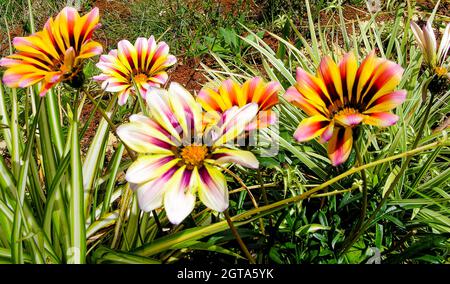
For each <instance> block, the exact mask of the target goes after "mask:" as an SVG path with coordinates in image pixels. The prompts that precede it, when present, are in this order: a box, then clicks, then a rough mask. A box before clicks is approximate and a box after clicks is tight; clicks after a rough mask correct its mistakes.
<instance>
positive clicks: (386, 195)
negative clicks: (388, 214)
mask: <svg viewBox="0 0 450 284" xmlns="http://www.w3.org/2000/svg"><path fill="white" fill-rule="evenodd" d="M434 96H435V94H434V93H431V96H430V99H429V101H428V105H427V108H426V109H425V115H424V117H423V118H422V123H421V124H420V127H419V131H418V132H417V136H416V138H415V139H414V142H413V145H412V149H415V148H416V147H417V145H418V144H419V141H420V139H421V138H422V135H423V131H424V129H425V125H426V124H427V122H428V117H429V115H430V111H431V107H432V105H433V101H434ZM416 149H419V148H416ZM411 159H412V155H411V156H407V157H406V159H405V162H404V163H403V164H402V166H401V168H400V171H399V172H398V174H397V175H396V176H395V178H394V180H393V181H392V183H391V185H390V186H389V188H388V190H387V191H386V193H385V194H384V196H383V198H382V199H381V201H380V203H379V204H378V206H377V208H376V209H375V211H374V212H373V213H372V215H370V217H369V219H367V221H366V222H365V223H364V225H363V226H362V227H361V229H360V230H359V231H358V232H357V233H356V234H355V235H354V237H353V238H352V239H351V240H350V241H349V242H348V244H346V245H345V246H343V249H342V250H341V253H345V252H346V251H347V250H348V249H349V248H350V247H351V246H352V245H353V244H354V243H355V242H356V240H358V238H359V237H360V236H361V234H363V233H364V231H365V230H367V228H368V227H369V226H370V224H371V223H372V221H373V220H375V218H376V216H377V214H378V212H379V211H380V210H381V208H382V207H383V205H384V204H385V203H386V201H387V199H388V198H389V196H390V195H391V193H392V191H394V189H395V186H396V185H397V183H398V181H399V180H400V178H401V177H402V176H403V173H404V172H405V170H406V168H407V167H408V165H409V162H410V161H411Z"/></svg>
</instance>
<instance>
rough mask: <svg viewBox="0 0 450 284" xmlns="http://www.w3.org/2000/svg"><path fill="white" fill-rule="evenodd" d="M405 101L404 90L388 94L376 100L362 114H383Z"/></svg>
mask: <svg viewBox="0 0 450 284" xmlns="http://www.w3.org/2000/svg"><path fill="white" fill-rule="evenodd" d="M405 99H406V90H399V91H395V92H392V93H388V94H386V95H384V96H382V97H379V98H378V99H376V100H375V101H374V102H373V103H372V104H371V105H370V106H369V107H370V108H369V109H368V110H366V111H365V112H364V113H365V114H367V113H374V112H385V111H389V110H391V109H394V108H396V107H397V106H399V105H401V104H402V103H403V102H404V101H405Z"/></svg>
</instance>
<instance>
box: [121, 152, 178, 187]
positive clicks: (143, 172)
mask: <svg viewBox="0 0 450 284" xmlns="http://www.w3.org/2000/svg"><path fill="white" fill-rule="evenodd" d="M179 160H180V159H177V158H175V156H174V155H143V156H139V157H138V158H137V160H136V161H134V162H133V163H132V164H131V166H130V167H129V168H128V170H127V173H126V175H125V179H126V180H127V181H128V182H131V183H143V182H146V181H149V180H152V179H155V178H157V177H159V176H161V175H162V174H163V173H165V172H166V171H167V170H168V169H170V168H172V167H173V166H174V165H176V164H177V162H178V161H179Z"/></svg>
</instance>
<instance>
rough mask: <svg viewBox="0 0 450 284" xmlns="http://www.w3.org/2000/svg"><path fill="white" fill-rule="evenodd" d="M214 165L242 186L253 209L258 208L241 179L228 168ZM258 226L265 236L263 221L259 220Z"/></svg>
mask: <svg viewBox="0 0 450 284" xmlns="http://www.w3.org/2000/svg"><path fill="white" fill-rule="evenodd" d="M216 165H217V166H218V167H220V168H221V169H223V170H224V171H225V172H227V173H228V174H229V175H231V176H232V177H233V178H234V179H235V180H237V181H238V182H239V183H240V184H241V186H242V187H243V188H245V190H246V191H247V192H248V195H249V196H250V199H251V200H252V203H253V206H254V207H255V208H259V206H258V202H256V199H255V196H253V194H252V192H251V191H250V189H249V188H248V187H247V185H245V183H244V182H243V181H242V179H241V178H240V177H239V176H238V175H236V174H235V173H233V172H232V171H230V170H229V169H228V168H226V167H224V166H222V165H219V164H216ZM259 226H260V229H261V233H262V234H263V235H265V234H266V230H265V229H264V221H263V219H262V218H260V219H259Z"/></svg>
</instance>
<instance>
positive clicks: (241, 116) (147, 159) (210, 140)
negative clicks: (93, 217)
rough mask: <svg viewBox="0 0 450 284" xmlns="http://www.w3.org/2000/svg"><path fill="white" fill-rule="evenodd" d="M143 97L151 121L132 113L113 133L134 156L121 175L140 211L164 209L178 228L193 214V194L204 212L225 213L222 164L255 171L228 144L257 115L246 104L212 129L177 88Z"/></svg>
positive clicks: (245, 155) (254, 164)
mask: <svg viewBox="0 0 450 284" xmlns="http://www.w3.org/2000/svg"><path fill="white" fill-rule="evenodd" d="M149 92H151V93H149V94H148V96H147V106H148V109H149V112H150V117H147V116H144V115H142V114H134V115H132V116H131V117H130V122H129V123H126V124H123V125H121V126H119V127H118V128H117V134H118V135H119V137H120V139H121V140H122V141H123V142H124V143H125V144H127V145H128V146H129V147H130V148H131V149H132V150H134V151H136V152H137V153H138V154H139V156H138V158H137V160H136V161H134V162H133V164H131V166H130V167H129V168H128V170H127V172H126V176H125V178H126V180H127V181H128V182H129V183H130V186H131V188H132V189H133V190H134V191H135V192H136V193H137V197H138V203H139V206H140V208H141V209H142V210H144V211H151V210H154V209H156V208H159V207H161V206H163V205H164V208H165V210H166V213H167V217H168V218H169V221H170V222H172V223H174V224H179V223H180V222H182V221H183V220H184V218H186V216H188V215H189V214H190V213H191V211H192V210H193V209H194V206H195V200H196V194H197V193H198V196H199V198H200V200H201V201H202V202H203V204H205V205H206V206H207V207H209V208H211V209H213V210H216V211H219V212H222V211H224V210H225V209H227V208H228V189H227V181H226V179H225V176H224V175H223V174H222V172H221V168H220V167H221V166H220V165H223V164H229V163H237V164H240V165H242V166H245V167H249V168H258V166H259V163H258V160H257V159H256V157H255V156H254V155H253V154H252V153H251V152H249V151H243V150H240V149H237V148H235V147H233V142H234V139H235V138H236V137H238V136H239V135H240V134H241V133H242V132H243V131H245V127H246V126H247V124H248V123H250V122H251V121H252V120H253V119H254V118H255V116H256V113H257V110H258V106H257V105H256V104H255V103H250V104H247V105H245V106H243V107H242V108H238V107H236V106H235V107H232V108H230V109H229V110H227V111H225V112H224V113H223V114H221V118H220V119H218V120H214V122H213V123H212V124H209V123H204V122H203V117H204V112H203V111H202V108H201V106H200V105H199V104H198V103H197V102H196V101H195V99H194V97H193V96H192V95H191V94H190V93H189V92H188V91H186V89H184V88H183V87H181V85H179V84H177V83H171V84H170V86H169V89H168V91H166V90H163V89H159V88H151V89H150V91H149Z"/></svg>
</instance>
